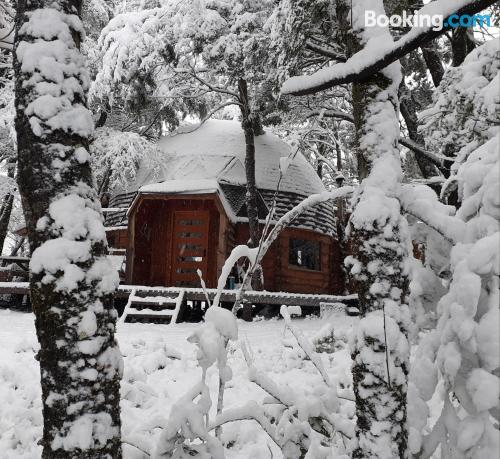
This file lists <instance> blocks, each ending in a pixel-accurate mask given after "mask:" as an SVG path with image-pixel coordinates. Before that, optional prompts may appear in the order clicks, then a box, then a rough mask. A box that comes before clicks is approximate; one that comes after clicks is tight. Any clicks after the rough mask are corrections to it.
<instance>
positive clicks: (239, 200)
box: [106, 120, 336, 235]
mask: <svg viewBox="0 0 500 459" xmlns="http://www.w3.org/2000/svg"><path fill="white" fill-rule="evenodd" d="M191 129H192V128H191ZM160 147H161V150H162V151H163V152H164V156H163V158H162V160H161V164H160V172H159V173H158V172H156V173H155V174H152V173H151V170H150V168H148V167H140V168H139V171H138V172H137V175H136V181H135V183H133V184H131V187H130V188H129V192H128V193H122V194H120V195H117V196H115V197H113V198H112V200H111V201H112V202H110V205H111V206H112V207H124V206H127V207H128V206H129V205H131V204H132V202H133V200H134V199H135V197H136V192H137V191H138V193H139V194H152V193H165V194H199V193H216V194H218V196H219V198H220V200H221V203H222V205H223V207H224V209H225V210H226V213H227V216H228V217H229V218H230V219H231V220H232V221H233V222H237V221H246V220H247V214H246V206H245V193H246V187H245V184H246V178H245V168H244V162H245V137H244V134H243V130H242V128H241V125H240V123H239V122H237V121H220V120H209V121H207V122H206V123H205V124H203V125H202V126H201V127H199V128H198V129H196V130H191V131H190V132H185V133H178V134H176V135H173V136H169V137H164V138H162V139H161V140H160ZM255 150H256V155H255V156H256V158H255V162H256V174H255V175H256V182H257V187H258V189H259V195H258V213H259V218H260V219H264V218H265V217H266V215H267V213H268V211H269V208H270V207H271V205H272V203H273V199H274V196H275V190H276V187H277V184H278V181H279V178H280V160H281V163H282V167H283V165H284V164H283V163H287V167H286V172H285V174H284V175H283V178H282V180H281V183H280V191H279V193H278V195H277V202H276V214H275V218H280V217H281V216H282V214H284V213H286V212H287V211H288V210H291V209H292V208H293V207H294V206H295V205H297V204H298V203H300V202H301V201H302V200H303V199H305V198H306V197H307V196H310V195H311V194H315V193H321V192H323V191H325V186H324V185H323V182H322V181H321V179H320V178H319V177H318V175H317V174H316V171H315V170H314V169H313V167H312V166H311V165H310V164H309V163H308V162H307V160H306V159H305V158H304V156H303V155H302V154H301V153H300V152H298V153H297V152H295V151H293V150H292V149H291V147H290V146H289V145H288V144H287V143H285V142H283V141H282V140H281V139H279V138H278V137H277V136H275V135H274V134H271V133H265V134H263V135H261V136H257V137H256V138H255ZM288 157H293V160H291V161H290V162H289V161H286V160H284V159H283V158H288ZM126 219H127V217H126V212H124V211H122V212H115V213H111V214H108V215H107V217H106V225H109V226H116V225H123V224H125V223H126ZM292 226H294V227H298V228H304V229H311V230H314V231H320V232H322V233H324V234H331V235H334V234H335V233H336V228H335V213H334V206H333V203H331V202H326V203H322V204H320V205H318V206H316V207H315V208H313V209H309V210H308V211H307V212H304V214H303V215H302V216H301V217H300V218H298V219H296V221H295V222H294V224H293V225H292Z"/></svg>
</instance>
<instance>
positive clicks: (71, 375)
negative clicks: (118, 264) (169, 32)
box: [14, 0, 122, 458]
mask: <svg viewBox="0 0 500 459" xmlns="http://www.w3.org/2000/svg"><path fill="white" fill-rule="evenodd" d="M80 8H81V2H80V1H78V0H71V1H70V0H56V1H53V0H51V1H46V0H28V1H20V2H19V3H18V10H17V21H16V22H17V31H16V40H15V50H14V53H15V54H14V58H15V61H14V69H15V75H16V82H15V91H16V104H15V105H16V131H17V138H18V160H19V171H18V183H19V189H20V193H21V197H22V204H23V209H24V216H25V220H26V225H27V229H28V237H29V244H30V249H31V252H32V258H31V263H30V271H31V275H30V295H31V301H32V305H33V311H34V313H35V325H36V332H37V336H38V340H39V342H40V351H39V352H38V355H37V359H38V360H39V362H40V370H41V386H42V401H43V417H44V429H43V438H42V440H41V444H42V445H43V453H42V454H43V457H44V458H95V457H113V458H119V457H121V441H120V410H119V402H120V394H119V381H120V377H121V368H122V360H121V355H120V352H119V349H118V346H117V343H116V342H115V338H114V332H115V321H116V315H117V314H116V311H115V309H114V308H113V293H114V290H115V289H116V286H117V284H118V276H117V274H116V273H115V272H114V271H113V268H112V267H111V265H110V263H109V261H108V259H107V258H106V254H107V244H106V235H105V231H104V226H103V218H102V213H101V209H100V204H99V201H98V198H97V194H96V191H95V189H94V187H93V181H92V174H91V170H90V163H89V161H90V156H89V153H88V138H89V136H90V135H91V133H92V131H93V120H92V117H91V114H90V112H89V111H88V109H87V107H86V93H87V90H88V85H89V78H88V76H87V72H86V70H85V62H84V59H83V57H82V55H81V53H80V51H79V45H80V42H81V34H82V31H83V27H82V23H81V21H80V19H79V17H78V13H79V11H80Z"/></svg>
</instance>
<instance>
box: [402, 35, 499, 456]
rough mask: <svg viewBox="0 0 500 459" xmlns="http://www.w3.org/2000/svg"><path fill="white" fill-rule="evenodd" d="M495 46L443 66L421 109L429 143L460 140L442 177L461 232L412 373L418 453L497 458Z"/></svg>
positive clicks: (413, 429)
mask: <svg viewBox="0 0 500 459" xmlns="http://www.w3.org/2000/svg"><path fill="white" fill-rule="evenodd" d="M499 52H500V48H499V44H498V42H497V41H496V40H491V41H488V42H486V43H485V44H483V45H482V46H480V47H478V48H476V49H474V50H473V51H472V52H471V53H470V54H469V55H468V56H467V57H466V58H465V60H464V62H463V63H462V65H460V66H459V67H455V68H450V69H449V70H448V71H447V73H446V74H445V76H444V78H443V81H442V82H441V85H440V87H439V90H438V92H437V94H436V99H435V103H434V105H433V107H432V108H430V109H429V110H428V111H427V114H428V116H431V115H432V117H433V118H434V122H433V124H432V125H431V123H430V122H429V123H427V125H426V131H427V138H428V139H429V141H430V142H435V141H436V139H437V138H438V137H441V138H443V139H444V142H443V143H442V144H441V145H443V148H447V145H449V144H450V143H451V142H454V143H455V145H456V146H457V150H458V151H457V160H456V162H455V164H454V166H453V170H452V175H451V177H450V179H449V180H448V183H452V184H454V185H455V188H457V190H458V200H459V203H460V205H459V208H458V211H457V213H456V217H455V218H456V221H455V222H453V223H452V224H453V226H454V227H455V228H457V229H459V230H460V232H459V233H458V235H457V238H456V241H455V244H454V245H453V248H452V249H451V253H450V256H449V260H450V261H449V263H450V267H449V270H448V272H450V273H451V283H450V285H449V290H448V292H447V294H446V295H444V296H443V297H442V299H441V300H440V302H439V305H438V324H437V327H436V329H435V330H432V331H431V332H430V333H429V334H428V335H427V336H426V337H425V338H424V340H423V341H422V343H421V345H420V347H419V350H418V353H417V358H416V359H415V363H414V367H413V368H412V371H411V384H412V385H411V391H410V394H411V397H410V413H411V416H410V418H411V419H412V422H411V435H410V440H411V441H410V446H411V450H412V452H413V453H415V454H418V455H419V457H431V455H432V454H434V452H435V451H436V450H437V449H439V450H440V452H441V457H454V458H455V457H456V458H480V457H495V456H497V455H498V452H499V450H500V444H499V439H498V430H497V426H498V421H499V413H500V405H499V394H500V392H499V391H500V381H499V379H498V378H499V374H498V371H499V368H500V353H499V349H500V333H499V332H500V330H499V328H498V323H499V320H500V319H499V296H498V292H499V284H498V279H499V277H498V276H499V273H500V260H499V253H500V250H499V241H500V203H499V200H498V195H499V192H500V165H499V157H498V148H499V145H500V133H499V129H498V120H497V121H495V117H496V116H497V114H498V112H499V101H498V96H497V95H496V94H497V93H498V84H499V73H498V65H499V64H498V62H499ZM455 130H456V132H457V133H460V135H456V134H455ZM447 188H449V186H448V185H447V184H445V187H444V190H443V194H444V195H446V193H447ZM424 288H425V287H424ZM438 383H439V385H438ZM440 386H442V387H440ZM432 397H439V399H442V400H443V408H442V412H441V415H440V416H439V418H438V420H437V421H436V422H435V423H434V425H432V426H429V427H432V430H431V432H430V433H428V434H426V429H427V427H428V425H427V422H428V416H429V408H428V406H427V404H426V402H428V401H429V400H430V399H431V398H432Z"/></svg>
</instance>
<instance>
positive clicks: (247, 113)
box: [238, 78, 264, 290]
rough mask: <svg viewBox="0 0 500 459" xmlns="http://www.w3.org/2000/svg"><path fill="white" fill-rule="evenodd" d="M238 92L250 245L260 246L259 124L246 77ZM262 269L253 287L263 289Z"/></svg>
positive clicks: (256, 274)
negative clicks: (258, 187) (257, 149)
mask: <svg viewBox="0 0 500 459" xmlns="http://www.w3.org/2000/svg"><path fill="white" fill-rule="evenodd" d="M238 93H239V98H240V103H241V105H240V109H241V127H242V128H243V132H244V134H245V147H246V150H245V174H246V179H247V193H246V205H247V216H248V228H249V246H250V247H258V245H259V241H260V231H259V213H258V207H257V193H258V191H257V185H256V182H255V131H254V127H255V125H257V126H258V125H259V124H258V123H256V121H255V120H254V119H253V118H254V116H253V114H252V111H251V107H250V101H249V98H248V88H247V82H246V80H245V79H243V78H240V79H239V80H238ZM263 287H264V286H263V282H262V269H261V268H260V267H257V269H255V271H254V275H253V276H252V288H253V289H255V290H262V289H263Z"/></svg>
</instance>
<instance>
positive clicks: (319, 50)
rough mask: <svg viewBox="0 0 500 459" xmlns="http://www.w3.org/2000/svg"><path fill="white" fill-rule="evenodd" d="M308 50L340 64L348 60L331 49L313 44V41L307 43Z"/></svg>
mask: <svg viewBox="0 0 500 459" xmlns="http://www.w3.org/2000/svg"><path fill="white" fill-rule="evenodd" d="M306 48H307V49H308V50H310V51H312V52H314V53H316V54H319V55H321V56H323V57H328V58H329V59H334V60H336V61H338V62H345V61H346V60H347V59H346V57H345V56H343V55H342V54H339V53H337V52H335V51H332V50H331V49H329V48H327V47H325V46H321V45H317V44H316V43H312V42H311V41H309V40H308V41H306Z"/></svg>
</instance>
